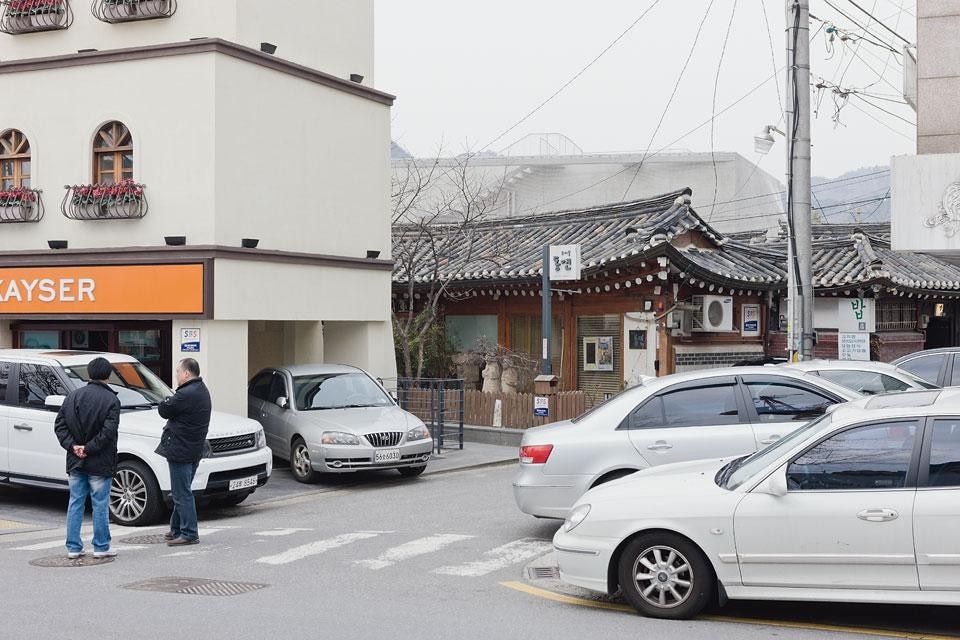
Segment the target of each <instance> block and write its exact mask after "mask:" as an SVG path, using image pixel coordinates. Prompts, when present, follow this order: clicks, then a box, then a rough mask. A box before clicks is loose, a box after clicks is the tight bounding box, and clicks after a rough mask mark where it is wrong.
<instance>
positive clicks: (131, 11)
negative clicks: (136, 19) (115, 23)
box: [103, 2, 137, 20]
mask: <svg viewBox="0 0 960 640" xmlns="http://www.w3.org/2000/svg"><path fill="white" fill-rule="evenodd" d="M136 13H137V8H136V6H135V5H132V4H128V3H126V2H123V3H108V4H105V5H103V15H104V17H106V19H107V20H127V19H129V18H130V17H131V16H135V15H136Z"/></svg>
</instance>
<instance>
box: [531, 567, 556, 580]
mask: <svg viewBox="0 0 960 640" xmlns="http://www.w3.org/2000/svg"><path fill="white" fill-rule="evenodd" d="M527 577H529V578H530V579H531V580H559V579H560V568H559V567H528V568H527Z"/></svg>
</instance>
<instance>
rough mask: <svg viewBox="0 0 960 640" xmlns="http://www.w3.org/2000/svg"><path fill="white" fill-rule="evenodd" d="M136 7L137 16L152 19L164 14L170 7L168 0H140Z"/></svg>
mask: <svg viewBox="0 0 960 640" xmlns="http://www.w3.org/2000/svg"><path fill="white" fill-rule="evenodd" d="M136 6H137V14H138V15H140V16H143V17H144V18H153V17H156V16H160V15H165V14H166V12H167V9H169V7H170V0H140V1H139V2H138V3H136Z"/></svg>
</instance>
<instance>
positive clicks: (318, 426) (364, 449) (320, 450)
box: [247, 364, 433, 482]
mask: <svg viewBox="0 0 960 640" xmlns="http://www.w3.org/2000/svg"><path fill="white" fill-rule="evenodd" d="M247 410H248V413H249V416H250V417H251V418H253V419H254V420H257V421H259V422H260V424H262V425H263V430H264V433H265V434H266V438H267V444H268V445H269V446H270V448H271V449H272V450H273V453H274V454H275V455H276V456H277V457H279V458H282V459H285V460H289V461H290V469H291V471H292V472H293V476H294V478H296V479H297V480H299V481H300V482H312V481H314V480H316V479H317V477H318V475H319V474H321V473H348V472H355V471H361V470H364V469H396V470H397V471H399V472H400V474H401V475H403V476H418V475H420V474H421V473H423V471H424V470H425V469H426V468H427V462H428V461H429V460H430V454H431V452H432V451H433V440H432V439H431V436H430V431H429V430H428V429H427V427H426V426H425V425H424V423H423V422H422V421H421V420H420V419H419V418H417V417H416V416H414V415H413V414H410V413H407V412H406V411H404V410H403V409H401V408H400V407H398V406H397V404H396V402H394V401H393V399H392V398H391V397H390V395H389V394H388V393H387V392H386V391H385V390H384V389H383V387H382V386H381V385H380V384H378V383H377V382H376V381H374V380H373V378H371V377H370V376H369V375H367V373H365V372H364V371H362V370H360V369H357V368H356V367H348V366H344V365H327V364H318V365H298V366H290V367H273V368H269V369H264V370H263V371H260V372H259V373H258V374H257V375H256V376H254V377H253V379H252V380H251V381H250V385H249V388H248V395H247Z"/></svg>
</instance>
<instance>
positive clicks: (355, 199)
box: [0, 0, 396, 413]
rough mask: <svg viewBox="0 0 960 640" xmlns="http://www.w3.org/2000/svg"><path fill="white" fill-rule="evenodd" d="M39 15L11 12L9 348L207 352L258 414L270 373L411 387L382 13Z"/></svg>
mask: <svg viewBox="0 0 960 640" xmlns="http://www.w3.org/2000/svg"><path fill="white" fill-rule="evenodd" d="M28 2H29V0H19V1H18V0H4V1H3V2H2V3H0V8H2V10H3V15H2V16H0V30H2V31H3V32H5V34H0V60H2V62H0V78H2V83H3V87H4V96H5V98H4V100H3V102H2V106H0V169H2V171H0V180H2V182H0V223H3V224H2V227H0V229H2V231H3V233H0V346H14V347H29V346H39V347H52V348H59V349H97V350H111V351H121V352H127V353H131V354H133V355H136V356H138V357H140V358H141V359H143V360H144V361H145V362H146V363H147V364H149V365H150V366H151V367H153V368H154V369H155V370H156V371H157V372H158V373H160V374H161V375H162V376H163V377H165V378H167V380H168V381H169V380H170V376H171V372H172V367H173V365H174V364H175V362H176V361H177V360H178V359H179V358H180V357H182V356H186V355H193V356H195V357H197V358H198V359H199V360H200V362H201V366H202V367H203V368H204V375H205V377H206V378H207V380H208V381H209V383H210V385H211V388H212V390H213V394H214V400H215V404H216V406H217V408H218V409H221V410H229V411H234V412H239V413H245V412H246V409H245V407H246V382H247V380H248V379H249V376H250V375H252V374H253V373H254V372H255V371H256V370H258V369H259V368H261V367H263V366H266V365H268V364H277V363H281V362H284V363H304V362H317V361H326V362H343V363H348V364H356V365H359V366H362V367H364V368H366V369H368V370H370V371H371V372H372V373H374V374H375V375H379V376H383V377H390V376H393V375H395V370H396V365H395V361H394V356H393V339H392V330H391V325H390V305H389V301H390V276H391V262H390V259H389V258H390V220H389V216H388V215H387V213H386V212H387V211H388V208H389V207H388V201H389V184H390V183H389V179H390V173H389V172H390V164H389V157H388V149H389V146H390V118H389V116H390V106H391V105H392V103H393V97H392V96H391V95H389V94H386V93H383V92H380V91H377V90H375V89H373V88H371V86H370V85H371V81H372V77H373V0H314V1H313V2H309V3H306V2H296V1H294V0H271V2H262V1H254V0H204V1H203V2H184V1H181V2H179V5H178V3H177V2H175V0H138V1H137V2H133V3H126V4H124V3H119V4H118V3H112V2H110V1H109V0H96V1H95V2H94V3H93V6H92V8H91V6H90V4H89V3H88V2H86V1H84V2H76V1H70V0H62V1H59V2H58V1H54V2H52V3H49V2H48V3H46V5H45V7H47V8H45V9H44V10H43V11H42V12H37V11H33V12H32V13H31V12H30V11H29V9H30V7H29V5H27V3H28ZM50 7H52V8H50ZM118 7H119V9H118ZM118 11H122V13H118ZM273 47H276V49H273ZM351 76H352V78H351ZM13 96H19V98H18V99H13V98H12V97H13ZM64 185H68V186H67V187H66V188H65V187H64ZM254 240H255V241H257V242H256V243H254V242H252V241H254ZM253 244H256V248H252V247H251V246H250V245H253ZM242 245H247V246H242ZM64 246H65V248H53V247H64Z"/></svg>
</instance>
